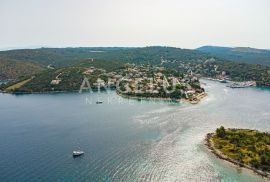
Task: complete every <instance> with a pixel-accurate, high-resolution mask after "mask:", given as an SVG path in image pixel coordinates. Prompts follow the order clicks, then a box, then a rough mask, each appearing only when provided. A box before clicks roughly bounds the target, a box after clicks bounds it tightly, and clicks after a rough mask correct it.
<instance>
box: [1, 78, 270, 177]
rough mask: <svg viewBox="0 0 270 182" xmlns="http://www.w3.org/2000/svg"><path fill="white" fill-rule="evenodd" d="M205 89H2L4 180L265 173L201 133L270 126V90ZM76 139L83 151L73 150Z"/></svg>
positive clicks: (211, 85)
mask: <svg viewBox="0 0 270 182" xmlns="http://www.w3.org/2000/svg"><path fill="white" fill-rule="evenodd" d="M206 89H207V90H208V93H209V96H208V97H207V98H205V99H204V100H203V101H202V102H201V103H200V104H198V105H189V104H185V103H182V104H171V103H168V102H149V101H136V100H127V99H122V98H121V97H119V96H117V95H116V94H115V93H114V92H110V93H99V94H98V93H94V94H87V93H86V94H77V93H72V94H32V95H10V94H0V181H27V182H29V181H175V180H178V181H179V180H180V181H198V180H200V181H220V180H225V181H247V180H249V181H262V180H264V179H262V178H261V177H258V176H256V175H254V174H252V173H250V172H245V171H243V170H240V169H237V168H236V167H234V166H231V165H229V164H226V163H224V162H223V161H220V160H219V159H216V158H215V157H214V156H213V155H212V154H210V153H209V152H208V151H207V149H206V147H205V146H204V144H203V139H204V137H205V134H206V133H208V132H212V131H214V129H215V128H216V127H218V126H220V125H224V126H225V127H243V128H252V129H260V130H263V131H270V92H269V91H267V90H262V89H254V88H249V89H229V88H226V87H225V86H224V85H223V84H220V83H215V82H210V81H207V86H206ZM98 99H99V100H103V101H104V103H103V104H100V105H97V104H95V102H96V100H98ZM77 147H80V148H81V149H82V150H84V151H85V155H84V156H81V157H78V158H73V157H72V155H71V153H72V150H74V149H76V148H77Z"/></svg>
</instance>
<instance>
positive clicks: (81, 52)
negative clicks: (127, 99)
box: [0, 46, 209, 67]
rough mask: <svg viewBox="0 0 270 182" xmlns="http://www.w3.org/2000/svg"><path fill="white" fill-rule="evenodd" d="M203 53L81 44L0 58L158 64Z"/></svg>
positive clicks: (5, 53) (9, 53)
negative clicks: (94, 60)
mask: <svg viewBox="0 0 270 182" xmlns="http://www.w3.org/2000/svg"><path fill="white" fill-rule="evenodd" d="M207 57H209V56H207V54H205V53H202V52H199V51H195V50H188V49H180V48H173V47H159V46H156V47H143V48H124V47H85V48H40V49H21V50H10V51H1V52H0V58H2V59H13V60H18V61H27V62H37V63H39V64H42V65H44V66H47V65H53V66H55V67H62V66H68V65H71V64H74V63H76V62H77V61H79V60H81V59H87V58H88V59H91V58H94V59H101V60H109V61H111V60H117V61H124V62H134V63H142V62H144V63H148V62H149V63H160V60H161V58H164V59H169V60H197V59H206V58H207Z"/></svg>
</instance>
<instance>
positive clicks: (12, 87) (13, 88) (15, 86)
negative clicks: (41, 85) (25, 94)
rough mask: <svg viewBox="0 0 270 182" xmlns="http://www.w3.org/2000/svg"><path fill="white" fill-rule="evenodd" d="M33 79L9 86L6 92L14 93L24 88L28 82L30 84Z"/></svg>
mask: <svg viewBox="0 0 270 182" xmlns="http://www.w3.org/2000/svg"><path fill="white" fill-rule="evenodd" d="M31 79H32V78H29V79H27V80H23V81H21V82H18V83H15V84H14V85H11V86H9V87H8V88H6V91H14V90H16V89H19V88H21V86H23V85H24V84H26V83H27V82H29V81H30V80H31Z"/></svg>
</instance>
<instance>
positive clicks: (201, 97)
mask: <svg viewBox="0 0 270 182" xmlns="http://www.w3.org/2000/svg"><path fill="white" fill-rule="evenodd" d="M116 93H117V95H119V96H121V97H123V98H126V99H136V100H138V99H140V100H148V101H173V102H177V103H180V102H186V103H190V104H198V103H199V102H200V101H201V100H202V99H203V98H204V97H206V96H207V93H206V92H204V93H201V94H199V95H198V96H196V100H189V99H171V98H161V97H139V96H130V95H125V94H122V93H120V92H117V91H116Z"/></svg>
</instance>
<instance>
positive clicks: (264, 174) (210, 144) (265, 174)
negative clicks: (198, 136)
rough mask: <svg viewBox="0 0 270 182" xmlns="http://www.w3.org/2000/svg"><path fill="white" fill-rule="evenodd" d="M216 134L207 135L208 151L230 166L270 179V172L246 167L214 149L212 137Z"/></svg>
mask: <svg viewBox="0 0 270 182" xmlns="http://www.w3.org/2000/svg"><path fill="white" fill-rule="evenodd" d="M214 135H215V134H214V133H208V134H207V135H206V138H205V145H206V146H207V148H208V150H209V151H210V152H211V153H213V154H214V155H215V156H216V157H217V158H219V159H222V160H224V161H227V162H229V163H230V164H232V165H234V166H238V167H241V168H244V169H247V170H249V171H251V172H254V173H256V174H257V175H260V176H262V177H265V178H267V179H270V173H269V172H264V171H261V170H258V169H256V168H254V167H252V166H250V165H246V164H243V163H240V162H238V161H236V160H234V159H232V158H230V157H228V156H226V155H224V154H223V153H222V152H221V151H219V150H218V149H216V148H215V147H214V143H213V141H212V137H213V136H214Z"/></svg>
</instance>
